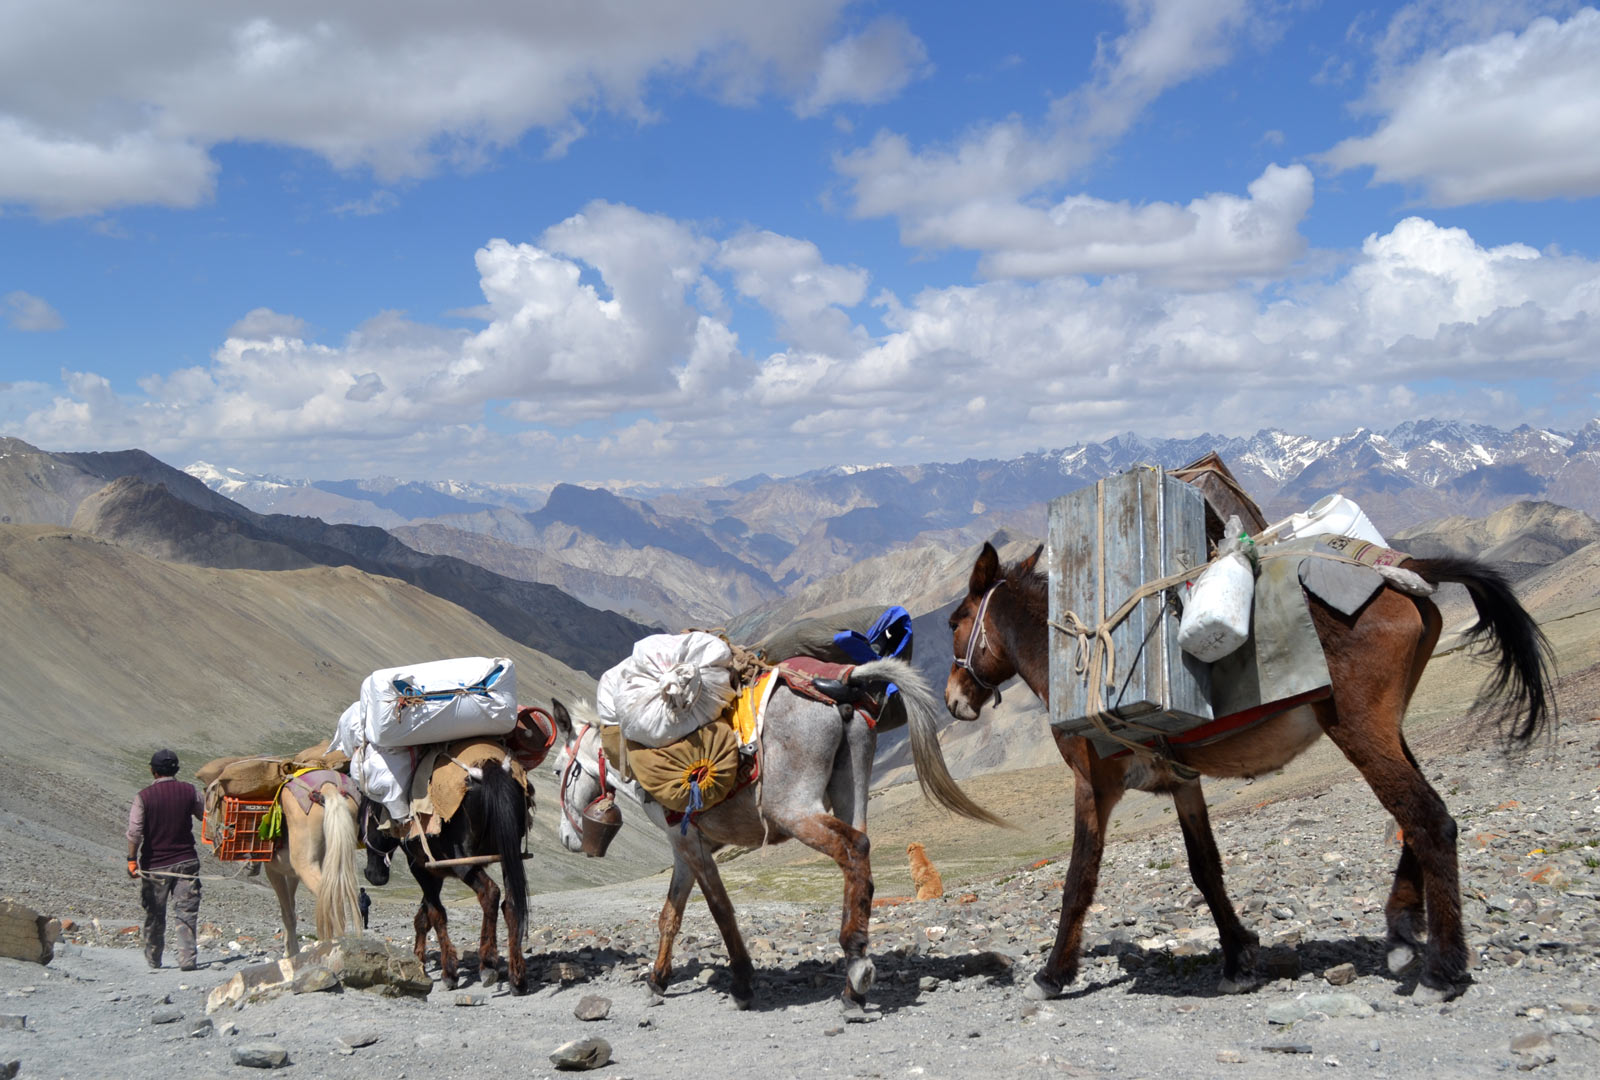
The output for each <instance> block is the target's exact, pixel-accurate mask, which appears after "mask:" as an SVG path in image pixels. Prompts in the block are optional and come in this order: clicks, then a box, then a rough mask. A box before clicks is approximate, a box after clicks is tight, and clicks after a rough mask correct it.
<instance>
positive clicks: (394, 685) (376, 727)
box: [332, 656, 517, 754]
mask: <svg viewBox="0 0 1600 1080" xmlns="http://www.w3.org/2000/svg"><path fill="white" fill-rule="evenodd" d="M359 719H360V724H359V725H357V724H356V723H355V722H354V721H355V720H356V718H355V717H350V716H349V715H348V712H347V714H346V716H345V717H341V718H340V724H339V734H338V735H337V736H336V737H335V739H334V743H333V747H332V749H335V750H342V751H344V752H345V753H347V754H349V753H353V752H354V750H355V749H356V746H357V745H359V744H360V743H361V742H369V743H375V744H376V745H378V746H385V747H395V746H421V745H423V744H426V743H442V742H453V741H455V740H456V739H466V738H471V737H473V736H477V735H504V734H505V733H506V732H508V731H510V730H511V729H512V728H514V727H516V726H517V673H516V667H515V665H513V664H512V662H511V661H510V660H509V659H507V658H506V657H503V656H499V657H484V656H468V657H461V658H458V659H453V660H434V661H431V662H429V663H425V664H407V665H405V666H403V667H393V668H383V669H381V670H379V671H374V672H373V673H372V674H371V675H368V676H367V677H366V679H364V680H363V681H362V683H361V713H360V717H359Z"/></svg>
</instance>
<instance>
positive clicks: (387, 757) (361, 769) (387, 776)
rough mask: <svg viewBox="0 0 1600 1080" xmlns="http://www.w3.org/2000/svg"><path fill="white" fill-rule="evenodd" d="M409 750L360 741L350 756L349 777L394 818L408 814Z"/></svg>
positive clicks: (409, 808) (409, 812)
mask: <svg viewBox="0 0 1600 1080" xmlns="http://www.w3.org/2000/svg"><path fill="white" fill-rule="evenodd" d="M411 772H412V765H411V750H410V749H409V748H406V747H401V748H399V749H395V750H390V749H386V748H385V747H382V746H374V745H372V744H371V743H365V742H364V743H362V744H361V745H360V746H358V747H356V752H355V753H354V754H351V755H350V778H351V779H352V780H354V781H355V782H356V787H358V788H360V789H361V792H362V794H364V795H366V797H367V798H369V799H373V800H375V801H377V802H381V803H382V804H383V805H384V808H385V809H387V810H388V811H389V816H390V817H391V818H393V819H394V820H395V821H404V820H406V819H407V818H409V817H410V816H411V795H410V791H411Z"/></svg>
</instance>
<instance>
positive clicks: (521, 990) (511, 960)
mask: <svg viewBox="0 0 1600 1080" xmlns="http://www.w3.org/2000/svg"><path fill="white" fill-rule="evenodd" d="M529 790H530V792H531V790H532V789H531V788H530V789H529ZM500 910H501V912H503V913H504V914H505V917H506V981H507V982H509V983H510V984H511V992H512V993H513V994H516V995H518V996H520V995H522V994H525V993H527V990H528V971H527V958H526V957H524V956H523V955H522V944H521V942H522V931H523V926H522V923H521V922H520V921H519V920H518V919H517V908H516V905H515V904H513V903H512V902H511V898H510V897H509V896H508V897H506V898H505V899H504V900H502V901H501V902H500Z"/></svg>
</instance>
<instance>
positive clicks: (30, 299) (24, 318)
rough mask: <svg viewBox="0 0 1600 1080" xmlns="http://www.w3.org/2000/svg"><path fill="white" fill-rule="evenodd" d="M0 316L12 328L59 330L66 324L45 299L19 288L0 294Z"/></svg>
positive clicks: (35, 330)
mask: <svg viewBox="0 0 1600 1080" xmlns="http://www.w3.org/2000/svg"><path fill="white" fill-rule="evenodd" d="M0 318H4V319H5V321H6V323H7V325H9V326H10V327H11V329H13V330H26V331H33V332H38V331H47V330H60V329H61V328H62V327H63V326H65V325H66V323H64V322H62V320H61V313H60V312H58V311H57V310H56V309H55V308H53V307H51V306H50V305H49V304H48V303H47V302H46V301H44V300H42V299H40V298H39V297H37V296H34V295H33V294H32V293H25V292H23V291H22V290H21V289H17V290H14V291H12V292H8V293H6V294H5V295H4V296H0Z"/></svg>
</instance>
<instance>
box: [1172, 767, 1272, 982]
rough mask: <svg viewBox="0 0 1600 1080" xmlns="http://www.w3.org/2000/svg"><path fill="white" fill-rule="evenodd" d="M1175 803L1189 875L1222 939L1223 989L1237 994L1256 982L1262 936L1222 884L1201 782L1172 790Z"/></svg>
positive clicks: (1220, 859)
mask: <svg viewBox="0 0 1600 1080" xmlns="http://www.w3.org/2000/svg"><path fill="white" fill-rule="evenodd" d="M1172 804H1173V806H1175V807H1176V808H1177V811H1178V824H1179V825H1180V826H1181V827H1182V829H1183V846H1184V848H1185V849H1186V850H1187V851H1188V853H1189V876H1190V877H1192V878H1193V879H1194V883H1195V887H1196V888H1198V889H1199V890H1200V895H1202V896H1204V897H1205V898H1206V904H1207V905H1208V906H1209V907H1210V908H1211V917H1212V919H1213V920H1215V922H1216V924H1217V933H1218V935H1219V936H1220V937H1221V939H1222V983H1221V987H1220V988H1221V990H1222V992H1223V993H1225V994H1231V993H1237V992H1238V991H1240V990H1243V989H1246V988H1248V987H1249V986H1250V985H1251V984H1253V983H1254V982H1255V979H1254V977H1253V972H1254V969H1255V964H1256V949H1257V947H1259V946H1260V944H1261V939H1260V938H1258V937H1256V935H1255V934H1254V933H1252V932H1251V931H1249V930H1247V929H1245V927H1244V924H1243V923H1241V922H1240V921H1239V916H1238V913H1237V912H1235V911H1234V909H1233V901H1231V900H1230V899H1228V890H1227V888H1226V887H1224V885H1223V883H1222V855H1221V853H1220V852H1218V851H1217V840H1216V837H1215V835H1213V833H1212V832H1211V816H1210V814H1208V813H1207V812H1206V797H1205V793H1204V792H1203V791H1201V789H1200V781H1198V780H1189V781H1186V782H1184V783H1182V784H1179V785H1178V786H1177V787H1176V788H1175V789H1173V792H1172Z"/></svg>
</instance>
